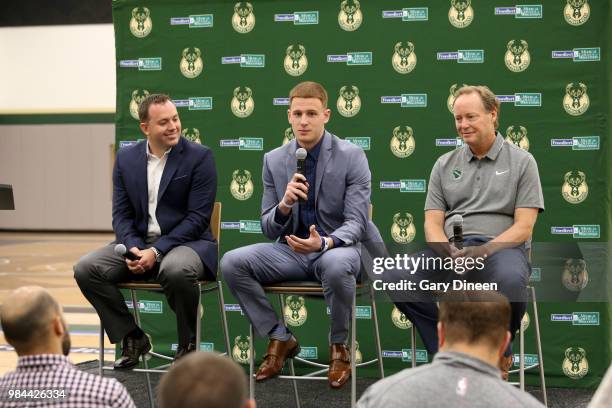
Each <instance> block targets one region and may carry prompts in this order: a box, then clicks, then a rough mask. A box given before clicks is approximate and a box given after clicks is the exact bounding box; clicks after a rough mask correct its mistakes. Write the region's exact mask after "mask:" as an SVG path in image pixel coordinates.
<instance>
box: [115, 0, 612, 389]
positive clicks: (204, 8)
mask: <svg viewBox="0 0 612 408" xmlns="http://www.w3.org/2000/svg"><path fill="white" fill-rule="evenodd" d="M506 3H508V2H506ZM506 3H504V2H501V1H484V0H482V1H477V0H474V1H472V2H470V1H466V0H463V1H436V2H427V1H421V2H407V1H392V0H385V1H373V0H372V1H366V0H363V1H360V2H358V1H343V2H341V1H339V0H336V1H282V2H281V1H272V0H267V1H263V0H254V1H251V2H250V3H236V2H234V1H221V0H217V1H207V2H202V1H195V0H191V1H189V0H182V1H160V0H149V1H132V0H114V1H113V18H114V25H115V37H116V50H117V110H116V138H117V146H118V148H120V147H121V146H125V145H129V144H130V143H133V142H135V141H136V140H138V139H141V138H142V137H143V135H142V134H141V132H140V130H139V127H138V121H137V120H136V119H135V118H136V115H135V108H136V107H137V104H138V102H139V101H140V100H141V98H143V97H144V96H145V95H146V94H148V93H156V92H164V93H168V94H170V95H171V96H172V98H173V99H174V100H175V103H176V105H177V107H178V110H179V114H180V116H181V121H182V125H183V129H184V135H185V136H186V137H188V138H190V139H192V140H195V141H198V142H201V143H203V144H206V145H207V146H209V147H211V148H212V150H213V151H214V154H215V158H216V161H217V168H218V173H219V187H218V191H217V200H218V201H221V202H222V203H223V214H222V220H223V224H222V233H221V235H222V238H221V253H224V252H225V251H227V250H229V249H233V248H236V247H239V246H243V245H247V244H251V243H255V242H261V241H264V240H265V238H264V237H263V235H261V230H260V226H259V220H258V219H259V211H260V199H261V192H262V183H261V165H262V157H263V154H264V153H265V152H266V151H269V150H272V149H274V148H276V147H277V146H280V145H281V144H282V143H283V142H286V140H287V138H291V137H292V134H291V131H290V129H289V125H288V123H287V116H286V110H287V102H288V101H287V96H288V92H289V90H290V89H291V88H292V87H293V86H294V85H295V84H296V83H298V82H300V81H304V80H314V81H318V82H321V83H322V84H323V85H324V86H325V87H326V88H327V90H328V92H329V106H330V108H331V109H332V119H331V121H330V123H329V125H328V130H330V131H331V132H332V133H334V134H337V135H338V136H340V137H342V138H346V139H349V140H351V141H353V142H354V143H356V144H359V145H360V146H361V147H362V148H363V149H364V150H365V151H366V154H367V156H368V160H369V164H370V169H371V170H372V203H373V205H374V208H375V211H374V222H375V223H376V224H377V226H378V227H379V229H380V231H381V233H382V235H383V237H384V239H385V241H387V242H388V244H390V245H391V244H393V245H396V246H400V247H401V246H402V245H405V244H406V242H405V240H404V241H402V240H401V239H399V241H398V240H396V239H398V236H397V235H395V237H394V234H393V233H392V230H393V228H394V225H395V227H397V225H396V224H395V223H396V221H398V220H399V221H401V220H402V219H403V220H404V221H406V220H410V221H411V223H412V226H413V227H414V232H415V234H414V238H412V240H413V241H414V242H417V241H419V240H421V241H422V240H423V229H422V225H423V205H424V200H425V195H426V186H427V180H428V178H429V173H430V171H431V167H432V165H433V163H434V161H435V159H436V158H437V157H439V156H440V155H442V154H443V153H445V152H447V151H449V150H450V149H453V148H456V147H457V144H458V143H460V142H458V140H457V136H456V133H455V131H454V122H453V118H452V115H451V114H450V112H449V108H448V104H449V102H452V97H453V95H452V93H453V91H454V89H455V88H456V87H457V86H461V85H462V84H486V85H488V86H489V87H490V88H491V89H492V90H493V91H494V92H495V93H496V94H497V95H498V96H499V98H500V100H501V102H502V108H501V114H500V127H499V130H500V132H501V133H502V134H503V135H504V136H506V137H507V138H508V139H509V140H510V141H512V142H513V143H516V144H518V145H519V146H520V147H522V148H524V149H528V150H529V152H531V153H532V154H533V155H534V157H535V158H536V160H537V162H538V165H539V170H540V176H541V180H542V185H543V188H544V194H545V203H546V212H544V213H543V214H541V215H540V217H539V218H538V222H537V225H536V228H535V231H534V240H535V241H537V243H536V244H534V251H533V267H534V273H533V275H532V281H533V284H534V285H535V286H536V290H537V291H538V290H541V291H542V292H544V293H547V291H548V289H550V288H552V292H551V293H553V294H551V295H550V296H544V297H543V298H542V299H541V301H540V303H539V308H540V310H539V311H540V313H539V315H540V324H541V327H542V332H543V343H544V360H545V368H546V376H547V380H548V384H549V385H552V386H567V387H595V386H596V385H597V384H598V383H599V382H600V380H601V377H602V376H603V373H604V371H605V369H606V368H607V366H608V364H609V362H610V355H611V353H612V352H611V345H610V338H611V333H610V327H611V326H610V316H611V309H610V306H609V297H610V280H609V278H608V276H607V275H608V269H609V262H608V255H607V254H608V248H607V244H606V243H607V241H608V233H609V227H610V223H609V220H610V189H609V183H608V180H609V177H610V172H611V169H612V166H610V163H609V161H608V157H609V154H608V148H609V141H610V129H609V122H608V117H609V115H610V113H611V112H610V82H609V80H610V76H609V72H610V68H609V67H610V65H609V63H610V57H609V54H610V53H609V51H610V45H609V43H608V41H607V39H609V38H610V34H611V33H610V22H611V21H612V19H611V15H610V2H609V1H594V0H591V1H579V0H571V1H563V0H556V1H547V2H545V3H546V4H544V2H540V4H531V5H513V6H511V7H508V4H506ZM569 3H572V4H569ZM538 293H540V292H538ZM140 297H141V298H142V300H143V301H142V302H141V305H140V307H141V309H142V312H143V319H144V321H145V327H146V330H147V332H149V333H151V335H152V337H153V339H154V344H155V348H156V350H157V351H164V350H166V351H169V349H170V348H171V347H172V343H173V342H175V341H176V340H175V334H174V331H173V329H174V327H175V326H174V316H173V314H172V312H171V311H170V310H169V308H168V307H167V304H166V303H164V302H163V296H158V295H155V294H147V293H142V294H140ZM275 300H276V299H275ZM226 301H227V303H228V305H227V315H228V318H229V325H230V333H231V341H232V347H233V355H234V357H235V358H236V359H237V360H238V361H240V362H242V363H244V362H245V361H244V357H246V355H247V354H246V353H247V351H246V350H244V349H241V345H244V342H245V341H246V339H247V335H248V324H247V320H246V318H245V317H244V316H243V315H242V314H241V312H240V310H239V307H238V305H237V304H236V301H235V299H234V298H232V297H231V295H230V294H229V292H228V293H226ZM358 304H359V309H358V318H359V320H358V323H359V327H358V341H359V349H360V352H361V353H362V355H363V358H365V359H371V358H372V357H373V355H374V351H373V336H372V320H371V308H370V307H369V303H368V301H367V299H364V300H361V301H359V302H358ZM204 308H205V309H204V310H205V323H204V326H203V341H204V342H205V343H206V347H210V348H212V349H215V350H220V351H224V350H223V349H224V346H223V342H222V338H221V335H220V333H221V330H220V325H219V317H218V313H217V311H216V300H215V297H214V296H208V298H207V299H205V302H204ZM393 312H394V310H393V306H392V304H389V303H382V302H381V303H380V310H379V318H380V321H381V326H382V327H381V329H382V346H383V347H382V348H383V350H384V356H385V359H384V360H385V368H386V372H387V373H392V372H395V371H397V370H399V369H401V368H405V367H407V366H408V364H409V363H408V360H409V355H408V353H407V349H409V347H410V345H409V331H408V330H407V325H405V324H404V323H405V321H404V320H402V319H401V316H399V315H398V314H394V313H393ZM160 313H161V315H162V316H159V314H160ZM532 313H533V312H532V310H531V308H529V309H528V315H529V316H530V317H532ZM298 314H300V318H298V319H297V320H296V322H295V324H300V325H299V326H296V327H293V328H292V329H293V330H294V331H295V333H296V335H297V336H298V338H299V339H300V342H301V344H302V348H303V350H304V351H303V356H305V357H306V358H312V359H318V360H321V361H326V360H327V358H328V349H327V335H326V333H327V330H328V319H327V316H326V306H325V304H324V303H323V302H321V301H320V300H313V299H306V300H305V304H304V307H303V308H301V309H300V310H299V311H298ZM305 315H306V319H304V316H305ZM393 316H394V317H395V318H393ZM531 320H533V319H531ZM533 335H534V329H533V321H532V322H531V324H530V326H529V328H528V329H527V332H526V338H527V353H528V356H527V359H528V363H529V361H533V359H536V358H537V357H536V354H535V345H534V342H533ZM515 349H518V345H516V348H515ZM264 350H265V341H262V340H259V341H258V342H257V354H258V355H259V356H261V355H263V353H264ZM418 350H419V351H418V355H417V357H418V360H419V361H426V360H428V359H429V360H430V359H431V356H428V355H427V353H426V351H425V350H424V348H423V347H422V344H421V343H420V339H419V342H418ZM360 375H369V376H376V368H375V367H372V368H368V369H363V370H361V371H360ZM527 379H528V381H529V382H531V383H537V382H538V378H537V371H532V373H530V374H528V376H527Z"/></svg>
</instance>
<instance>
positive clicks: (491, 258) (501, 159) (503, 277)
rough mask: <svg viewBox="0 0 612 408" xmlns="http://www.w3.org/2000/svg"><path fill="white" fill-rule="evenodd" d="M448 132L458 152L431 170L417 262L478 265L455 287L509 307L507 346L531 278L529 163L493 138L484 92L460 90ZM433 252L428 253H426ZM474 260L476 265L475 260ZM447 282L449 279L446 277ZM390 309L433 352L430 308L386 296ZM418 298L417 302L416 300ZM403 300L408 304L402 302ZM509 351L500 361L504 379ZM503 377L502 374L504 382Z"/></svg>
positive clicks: (393, 276)
mask: <svg viewBox="0 0 612 408" xmlns="http://www.w3.org/2000/svg"><path fill="white" fill-rule="evenodd" d="M453 111H454V115H455V126H456V129H457V132H458V133H459V135H460V136H461V137H462V139H463V142H464V145H463V146H462V147H460V148H458V149H455V150H453V151H452V152H449V153H446V154H444V155H442V156H441V157H440V158H439V159H438V160H437V161H436V163H435V164H434V167H433V170H432V171H431V177H430V179H429V188H428V191H427V199H426V201H425V239H426V240H427V242H428V243H429V244H430V246H431V248H432V249H428V250H426V251H424V252H423V253H422V254H418V255H417V256H419V257H420V256H422V257H423V258H424V259H425V258H431V257H437V256H447V257H452V258H454V259H457V258H463V259H465V258H472V261H477V262H482V260H483V259H485V260H486V261H485V262H484V269H483V270H475V269H473V270H471V271H469V272H467V273H466V274H465V275H463V276H462V277H460V278H462V279H466V280H471V281H477V282H482V283H495V284H496V285H497V290H499V291H500V292H501V293H503V294H505V295H506V296H507V297H508V299H509V300H510V302H511V304H512V317H511V319H510V333H512V336H513V338H514V334H515V332H516V330H517V329H518V328H519V327H520V323H521V319H522V317H523V315H524V313H525V309H526V303H525V299H526V286H527V282H528V279H529V274H530V273H531V268H530V265H529V260H528V256H527V248H526V243H529V242H530V239H531V234H532V231H533V226H534V224H535V222H536V218H537V215H538V212H539V211H543V210H544V199H543V196H542V187H541V185H540V178H539V175H538V167H537V164H536V161H535V159H534V158H533V156H532V155H531V154H529V153H528V152H526V151H524V150H522V149H520V148H519V147H517V146H515V145H514V144H511V143H508V142H506V141H505V140H504V138H503V137H502V136H501V134H499V133H498V132H496V129H497V127H498V125H499V122H498V119H499V101H498V100H497V98H496V97H495V95H494V94H493V93H492V92H491V90H490V89H489V88H487V87H486V86H464V87H462V88H460V89H459V90H458V91H457V95H456V99H455V103H454V106H453ZM456 215H459V216H462V218H463V221H462V224H463V225H462V230H463V235H464V239H465V245H466V247H465V248H464V249H462V250H461V251H458V249H457V248H455V246H454V245H449V243H448V241H449V239H451V238H452V237H453V224H454V218H455V216H456ZM434 251H435V252H434ZM478 258H480V261H479V260H478ZM398 272H399V271H391V273H389V274H387V277H386V279H387V280H396V281H397V280H399V279H407V280H412V281H414V282H418V281H422V280H425V279H427V280H429V281H432V280H437V281H444V280H448V279H449V275H448V273H446V274H445V271H441V270H432V269H427V268H421V269H419V270H418V271H411V274H406V273H398ZM451 275H452V276H454V277H455V278H459V277H458V276H457V275H455V274H454V273H452V272H451ZM390 295H391V297H392V299H393V300H394V301H395V303H396V305H397V307H398V308H399V309H400V310H401V311H402V312H403V313H404V314H405V315H406V317H408V319H410V321H412V322H413V323H414V324H415V326H416V328H417V329H418V330H419V332H420V334H421V337H422V338H423V341H424V343H425V346H426V347H427V350H428V351H429V352H430V353H435V352H436V351H437V343H438V339H437V336H436V330H435V327H436V321H437V314H438V311H437V308H436V304H435V303H434V302H433V301H431V300H430V301H427V300H425V301H423V300H424V298H423V297H422V296H421V298H420V299H418V300H417V301H416V302H412V301H410V299H408V298H407V297H404V298H403V299H402V298H401V296H402V295H400V294H399V293H390ZM419 295H423V293H420V294H419ZM408 297H409V296H408ZM511 352H512V351H511V348H510V347H508V350H507V351H506V353H505V356H504V358H502V360H501V361H500V366H503V367H504V368H505V371H506V372H507V370H508V368H509V366H510V364H511V362H512V356H511ZM506 375H507V374H506Z"/></svg>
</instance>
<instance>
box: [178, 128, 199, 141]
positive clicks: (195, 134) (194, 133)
mask: <svg viewBox="0 0 612 408" xmlns="http://www.w3.org/2000/svg"><path fill="white" fill-rule="evenodd" d="M181 133H182V134H183V137H184V138H185V139H187V140H189V141H191V142H195V143H197V144H202V142H201V141H200V131H199V130H198V129H197V128H191V129H190V128H185V129H183V131H182V132H181Z"/></svg>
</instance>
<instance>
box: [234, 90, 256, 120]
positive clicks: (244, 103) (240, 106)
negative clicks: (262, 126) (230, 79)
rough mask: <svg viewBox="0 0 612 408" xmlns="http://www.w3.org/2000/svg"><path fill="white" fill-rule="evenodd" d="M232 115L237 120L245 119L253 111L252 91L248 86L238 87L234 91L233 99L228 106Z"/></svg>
mask: <svg viewBox="0 0 612 408" xmlns="http://www.w3.org/2000/svg"><path fill="white" fill-rule="evenodd" d="M230 106H231V108H232V113H233V114H234V115H236V116H238V117H239V118H246V117H247V116H249V115H250V114H251V113H253V110H255V101H254V100H253V91H251V88H249V87H248V86H238V87H236V88H235V89H234V97H233V98H232V102H231V104H230Z"/></svg>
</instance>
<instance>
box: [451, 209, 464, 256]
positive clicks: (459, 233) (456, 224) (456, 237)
mask: <svg viewBox="0 0 612 408" xmlns="http://www.w3.org/2000/svg"><path fill="white" fill-rule="evenodd" d="M453 244H455V248H457V249H463V217H462V216H461V215H459V214H456V215H455V216H453Z"/></svg>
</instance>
